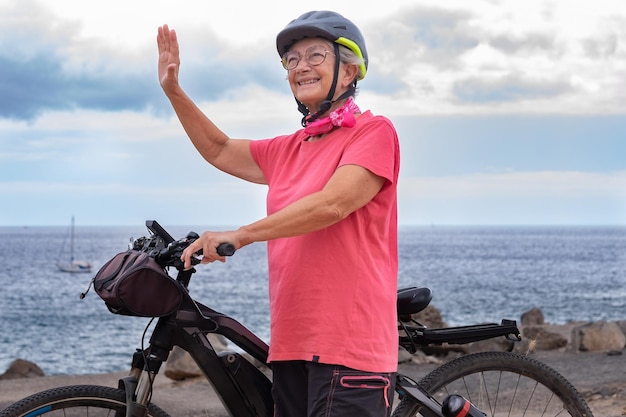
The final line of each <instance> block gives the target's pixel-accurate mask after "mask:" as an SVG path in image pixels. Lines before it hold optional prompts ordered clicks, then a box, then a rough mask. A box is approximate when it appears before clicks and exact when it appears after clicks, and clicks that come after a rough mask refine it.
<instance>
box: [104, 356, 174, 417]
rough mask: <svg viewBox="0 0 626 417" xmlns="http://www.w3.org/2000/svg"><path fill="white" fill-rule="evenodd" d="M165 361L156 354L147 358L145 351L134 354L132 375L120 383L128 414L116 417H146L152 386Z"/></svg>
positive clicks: (122, 379) (119, 386)
mask: <svg viewBox="0 0 626 417" xmlns="http://www.w3.org/2000/svg"><path fill="white" fill-rule="evenodd" d="M146 360H147V366H146ZM164 361H165V360H164V359H162V358H159V357H158V356H157V355H154V354H148V355H147V356H146V352H145V351H142V350H140V349H137V351H136V352H135V353H134V354H133V362H132V366H131V370H130V374H129V375H128V376H126V377H124V378H121V379H120V380H119V382H118V388H119V389H121V390H123V391H124V392H125V393H126V396H125V398H126V414H125V415H124V416H122V415H121V413H118V414H116V415H115V417H146V415H147V414H148V403H149V402H150V397H151V394H152V384H153V383H154V379H155V377H156V374H157V373H158V371H159V368H160V367H161V364H162V363H163V362H164Z"/></svg>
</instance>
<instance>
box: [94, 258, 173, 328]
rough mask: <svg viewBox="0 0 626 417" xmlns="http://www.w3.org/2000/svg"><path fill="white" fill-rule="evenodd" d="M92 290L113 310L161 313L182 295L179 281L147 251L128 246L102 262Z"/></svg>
mask: <svg viewBox="0 0 626 417" xmlns="http://www.w3.org/2000/svg"><path fill="white" fill-rule="evenodd" d="M93 285H94V289H95V291H96V293H97V294H98V295H99V296H100V298H102V299H103V300H104V302H105V304H106V306H107V308H108V309H109V311H111V312H112V313H114V314H122V315H126V316H140V317H161V316H167V315H168V314H171V313H173V312H175V311H176V310H177V309H178V308H179V307H180V304H181V302H182V299H183V292H182V289H181V287H180V285H179V284H178V283H177V282H176V281H175V280H173V279H172V278H170V276H169V275H168V274H167V272H166V271H165V270H164V269H163V267H161V265H159V264H158V263H157V262H156V261H155V260H154V258H152V257H150V256H149V255H148V254H147V253H145V252H141V251H137V250H129V251H126V252H121V253H118V254H117V255H115V256H114V257H113V258H112V259H111V260H109V261H108V262H107V263H105V264H104V265H103V266H102V268H100V270H99V271H98V273H97V274H96V276H95V277H94V279H93Z"/></svg>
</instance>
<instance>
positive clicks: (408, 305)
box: [397, 287, 433, 321]
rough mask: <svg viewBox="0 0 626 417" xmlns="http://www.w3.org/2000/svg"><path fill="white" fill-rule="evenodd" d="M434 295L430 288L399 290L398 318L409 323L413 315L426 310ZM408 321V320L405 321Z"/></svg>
mask: <svg viewBox="0 0 626 417" xmlns="http://www.w3.org/2000/svg"><path fill="white" fill-rule="evenodd" d="M432 298H433V293H432V291H431V290H430V288H426V287H408V288H402V289H399V290H398V302H397V306H398V317H399V318H400V320H402V321H408V319H410V316H411V314H415V313H418V312H420V311H422V310H423V309H425V308H426V307H427V306H428V304H430V300H432ZM405 319H407V320H405Z"/></svg>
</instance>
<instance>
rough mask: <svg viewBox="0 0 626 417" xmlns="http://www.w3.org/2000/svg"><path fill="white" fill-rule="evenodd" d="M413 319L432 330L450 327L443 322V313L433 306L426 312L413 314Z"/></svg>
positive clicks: (427, 308) (425, 310) (426, 309)
mask: <svg viewBox="0 0 626 417" xmlns="http://www.w3.org/2000/svg"><path fill="white" fill-rule="evenodd" d="M411 318H412V319H413V320H415V321H417V322H418V323H420V324H422V325H424V326H426V327H428V328H432V329H438V328H441V327H448V325H447V324H446V322H445V321H443V317H442V315H441V311H439V309H438V308H437V307H435V306H433V305H432V304H431V305H429V306H428V307H426V308H425V309H424V310H422V311H420V312H419V313H416V314H413V315H412V316H411Z"/></svg>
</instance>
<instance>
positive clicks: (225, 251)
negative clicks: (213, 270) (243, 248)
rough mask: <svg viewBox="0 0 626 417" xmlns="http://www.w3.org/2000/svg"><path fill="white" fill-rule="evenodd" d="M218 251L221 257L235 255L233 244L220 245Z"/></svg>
mask: <svg viewBox="0 0 626 417" xmlns="http://www.w3.org/2000/svg"><path fill="white" fill-rule="evenodd" d="M216 250H217V254H218V255H220V256H233V255H234V253H235V245H233V244H232V243H220V244H219V245H218V246H217V248H216Z"/></svg>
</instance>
